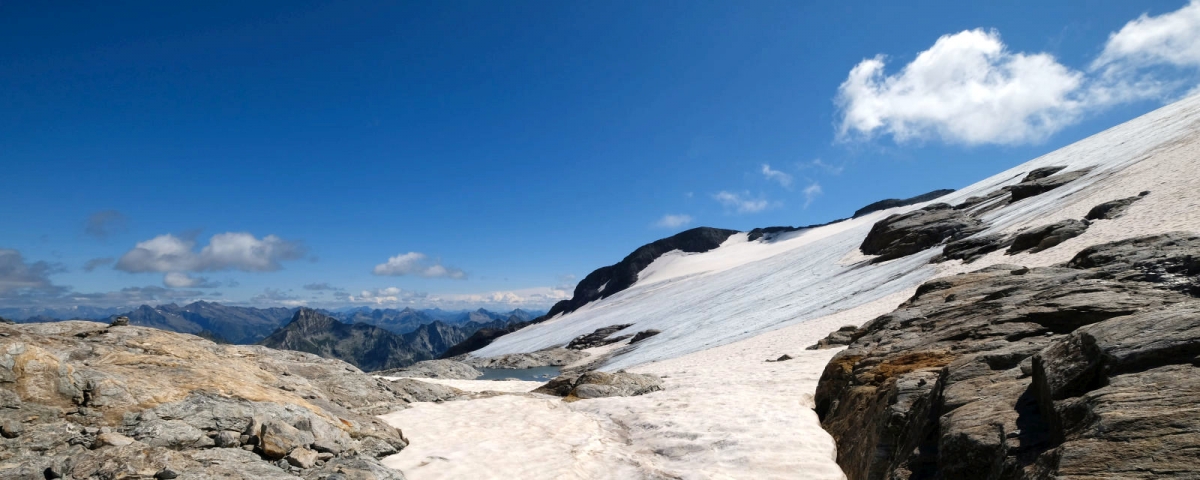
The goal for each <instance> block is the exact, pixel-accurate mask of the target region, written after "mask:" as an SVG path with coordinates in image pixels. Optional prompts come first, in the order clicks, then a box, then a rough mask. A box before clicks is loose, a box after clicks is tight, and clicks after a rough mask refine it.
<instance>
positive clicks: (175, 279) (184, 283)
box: [163, 272, 221, 288]
mask: <svg viewBox="0 0 1200 480" xmlns="http://www.w3.org/2000/svg"><path fill="white" fill-rule="evenodd" d="M163 285H164V286H166V287H170V288H216V287H219V286H221V284H220V283H218V282H210V281H208V279H207V278H204V277H193V276H191V275H188V274H186V273H182V272H168V273H167V274H166V275H164V276H163Z"/></svg>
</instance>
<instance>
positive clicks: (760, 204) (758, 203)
mask: <svg viewBox="0 0 1200 480" xmlns="http://www.w3.org/2000/svg"><path fill="white" fill-rule="evenodd" d="M749 197H750V194H749V193H744V194H737V193H732V192H726V191H721V192H717V193H716V194H714V195H713V199H714V200H716V201H717V202H718V203H720V204H721V205H724V206H725V208H727V209H730V210H733V211H736V212H737V213H756V212H761V211H763V210H766V209H767V207H769V206H771V203H770V202H768V201H767V200H765V199H761V198H760V199H757V200H756V199H752V198H749Z"/></svg>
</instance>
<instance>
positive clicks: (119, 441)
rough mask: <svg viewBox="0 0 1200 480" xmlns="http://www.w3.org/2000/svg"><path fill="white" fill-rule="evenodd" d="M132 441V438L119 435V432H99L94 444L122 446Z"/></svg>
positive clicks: (99, 445) (97, 445) (98, 445)
mask: <svg viewBox="0 0 1200 480" xmlns="http://www.w3.org/2000/svg"><path fill="white" fill-rule="evenodd" d="M133 442H134V439H132V438H129V437H126V436H124V435H121V434H119V433H111V432H110V433H101V434H100V435H97V436H96V443H95V446H96V447H97V448H99V447H106V446H112V447H124V446H126V445H130V444H132V443H133Z"/></svg>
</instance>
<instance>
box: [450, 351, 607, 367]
mask: <svg viewBox="0 0 1200 480" xmlns="http://www.w3.org/2000/svg"><path fill="white" fill-rule="evenodd" d="M589 356H590V354H589V353H587V352H581V351H579V350H568V349H565V348H547V349H544V350H538V351H536V352H530V353H513V354H508V355H500V356H497V357H490V358H477V357H471V356H467V357H461V359H462V361H463V362H466V363H468V364H470V365H471V366H473V367H475V368H516V369H523V368H534V367H551V366H553V367H561V366H563V365H569V364H572V363H575V362H577V361H579V360H582V359H585V358H587V357H589Z"/></svg>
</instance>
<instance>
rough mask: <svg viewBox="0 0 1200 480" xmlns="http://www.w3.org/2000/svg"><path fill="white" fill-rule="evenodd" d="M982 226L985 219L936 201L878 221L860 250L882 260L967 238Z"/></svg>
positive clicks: (877, 259)
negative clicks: (948, 241)
mask: <svg viewBox="0 0 1200 480" xmlns="http://www.w3.org/2000/svg"><path fill="white" fill-rule="evenodd" d="M983 228H984V224H983V222H981V221H980V220H978V219H976V218H974V217H972V216H970V215H969V214H967V213H966V212H964V211H962V210H956V209H954V208H953V207H951V206H950V205H948V204H945V203H935V204H933V205H929V206H927V207H925V208H922V209H920V210H914V211H911V212H908V213H903V214H895V215H892V216H890V217H888V218H885V219H883V220H880V221H879V222H876V223H875V226H873V227H871V231H870V233H868V234H867V238H865V239H863V243H862V245H861V246H859V249H860V250H862V253H864V254H866V255H878V256H877V257H875V259H874V260H873V261H875V262H883V261H887V260H892V259H896V258H900V257H904V256H908V255H912V254H914V253H917V252H920V251H922V250H925V249H927V248H930V247H933V246H935V245H939V244H941V243H942V242H945V241H946V240H957V239H961V238H965V237H968V236H970V235H973V234H975V233H978V232H979V231H981V230H983Z"/></svg>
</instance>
